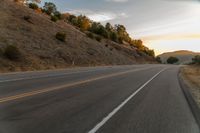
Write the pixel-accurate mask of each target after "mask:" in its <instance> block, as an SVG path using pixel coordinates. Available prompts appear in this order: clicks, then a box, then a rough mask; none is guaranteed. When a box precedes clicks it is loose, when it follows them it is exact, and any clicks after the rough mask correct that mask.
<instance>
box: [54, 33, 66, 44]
mask: <svg viewBox="0 0 200 133" xmlns="http://www.w3.org/2000/svg"><path fill="white" fill-rule="evenodd" d="M56 39H58V40H60V41H62V42H65V39H66V34H65V33H64V32H58V33H56Z"/></svg>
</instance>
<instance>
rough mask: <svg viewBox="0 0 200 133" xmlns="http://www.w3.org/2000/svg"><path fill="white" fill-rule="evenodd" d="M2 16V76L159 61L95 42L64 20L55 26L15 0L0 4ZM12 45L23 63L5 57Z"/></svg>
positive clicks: (0, 0) (131, 49)
mask: <svg viewBox="0 0 200 133" xmlns="http://www.w3.org/2000/svg"><path fill="white" fill-rule="evenodd" d="M65 15H67V14H65ZM0 16H1V21H0V62H1V63H0V72H7V71H26V70H41V69H54V68H66V67H71V66H96V65H122V64H136V63H151V62H154V61H155V60H154V58H153V57H151V56H148V55H147V54H145V53H144V52H141V51H139V50H138V49H137V48H135V47H131V46H129V45H122V44H118V43H116V42H113V41H110V40H107V39H103V38H102V40H101V41H100V42H99V41H97V40H95V39H91V38H89V37H88V36H87V34H86V33H84V32H81V31H80V30H79V29H78V28H77V27H74V26H72V25H70V24H69V23H67V22H65V21H64V20H59V21H57V22H53V21H51V18H50V16H48V15H46V14H44V13H41V12H37V11H35V10H32V9H30V8H28V7H25V6H23V5H20V4H17V3H15V2H13V0H0ZM58 32H64V33H65V34H66V41H65V42H62V41H59V40H57V39H56V38H55V35H56V33H58ZM8 45H14V46H16V47H17V48H18V49H19V50H20V52H21V55H22V58H21V59H20V60H18V61H12V60H9V59H8V58H6V57H5V56H4V55H2V51H5V48H6V47H7V46H8ZM11 56H12V55H11Z"/></svg>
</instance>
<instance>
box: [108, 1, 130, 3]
mask: <svg viewBox="0 0 200 133" xmlns="http://www.w3.org/2000/svg"><path fill="white" fill-rule="evenodd" d="M105 1H107V2H121V3H122V2H127V1H128V0H105Z"/></svg>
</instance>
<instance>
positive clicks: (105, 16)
mask: <svg viewBox="0 0 200 133" xmlns="http://www.w3.org/2000/svg"><path fill="white" fill-rule="evenodd" d="M65 12H68V13H70V14H74V15H86V16H87V17H88V18H90V19H91V20H93V21H96V22H105V21H111V20H114V19H119V18H126V17H128V15H127V14H126V13H123V12H122V13H113V12H109V11H108V12H101V11H92V10H73V9H67V10H66V11H65Z"/></svg>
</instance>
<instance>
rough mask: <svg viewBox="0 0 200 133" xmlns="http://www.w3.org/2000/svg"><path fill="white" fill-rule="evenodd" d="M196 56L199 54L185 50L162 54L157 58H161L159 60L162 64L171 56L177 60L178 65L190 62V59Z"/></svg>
mask: <svg viewBox="0 0 200 133" xmlns="http://www.w3.org/2000/svg"><path fill="white" fill-rule="evenodd" d="M196 55H200V53H195V52H192V51H187V50H181V51H174V52H168V53H163V54H161V55H158V56H159V57H161V60H162V62H163V63H166V62H167V59H168V58H169V57H170V56H173V57H177V58H178V59H179V64H186V63H190V62H192V58H194V56H196Z"/></svg>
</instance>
